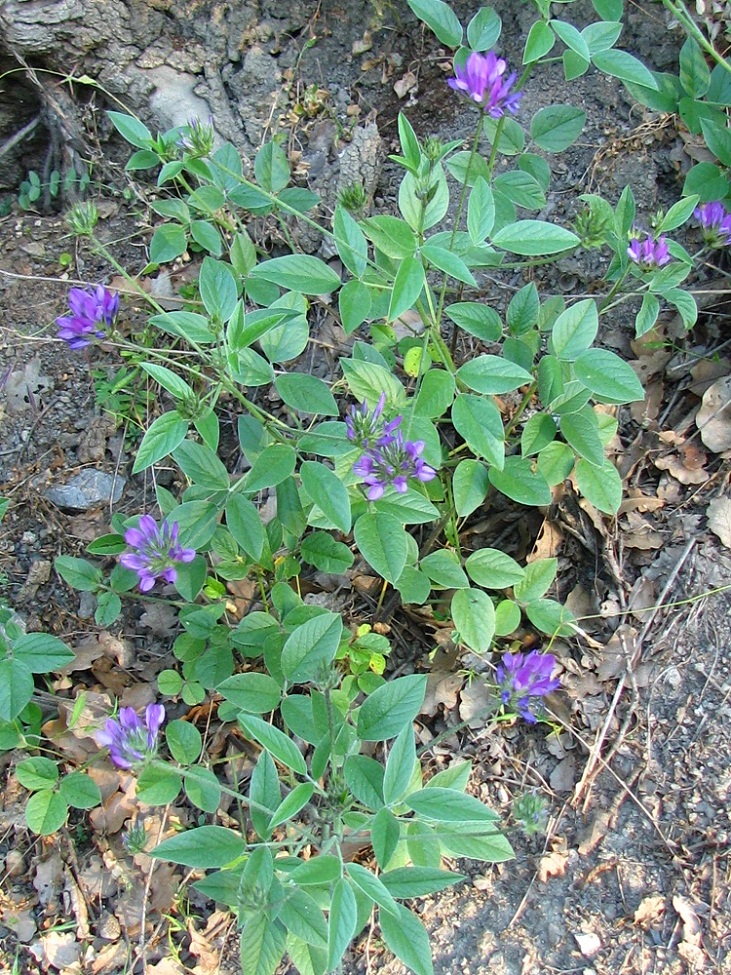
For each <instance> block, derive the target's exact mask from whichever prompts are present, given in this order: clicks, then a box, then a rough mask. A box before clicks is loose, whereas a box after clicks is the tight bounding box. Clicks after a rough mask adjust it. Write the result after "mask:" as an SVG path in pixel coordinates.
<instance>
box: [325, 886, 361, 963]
mask: <svg viewBox="0 0 731 975" xmlns="http://www.w3.org/2000/svg"><path fill="white" fill-rule="evenodd" d="M357 921H358V905H357V903H356V900H355V894H354V893H353V890H352V888H351V886H350V884H349V883H348V882H347V880H345V879H344V878H342V877H341V878H340V880H338V881H337V883H336V884H335V887H334V889H333V894H332V901H331V902H330V916H329V924H328V946H327V967H328V971H334V970H335V969H336V968H337V967H338V966H339V964H340V962H341V960H342V957H343V955H344V954H345V949H346V948H347V947H348V945H349V944H350V942H351V941H352V939H353V936H354V935H355V932H356V927H357Z"/></svg>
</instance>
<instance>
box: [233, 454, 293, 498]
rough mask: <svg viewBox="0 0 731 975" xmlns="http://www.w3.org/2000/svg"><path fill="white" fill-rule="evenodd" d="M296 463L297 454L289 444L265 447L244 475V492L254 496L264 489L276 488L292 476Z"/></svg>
mask: <svg viewBox="0 0 731 975" xmlns="http://www.w3.org/2000/svg"><path fill="white" fill-rule="evenodd" d="M296 462H297V454H296V453H295V451H294V449H293V448H292V447H289V446H288V445H287V444H272V446H271V447H265V448H264V450H262V452H261V453H260V454H259V456H258V457H257V458H256V460H255V461H254V463H253V464H252V465H251V470H250V471H248V473H246V474H245V475H244V490H245V491H246V492H247V493H248V494H254V493H258V492H259V491H263V490H264V488H269V487H276V485H277V484H281V482H282V481H284V480H286V479H287V478H288V477H289V476H290V475H291V474H292V472H293V471H294V467H295V464H296Z"/></svg>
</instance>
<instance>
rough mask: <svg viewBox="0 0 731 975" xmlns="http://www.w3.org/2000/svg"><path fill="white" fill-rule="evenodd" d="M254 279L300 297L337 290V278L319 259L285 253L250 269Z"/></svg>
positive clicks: (338, 278)
mask: <svg viewBox="0 0 731 975" xmlns="http://www.w3.org/2000/svg"><path fill="white" fill-rule="evenodd" d="M249 277H250V278H253V279H254V280H261V281H270V282H271V283H272V284H276V285H278V286H279V287H280V288H284V289H285V290H287V291H297V292H299V293H300V294H303V295H324V294H330V292H332V291H335V290H336V288H339V287H340V277H339V275H338V274H336V273H335V271H333V270H332V268H330V267H329V266H328V265H327V264H325V262H324V261H321V260H320V259H319V257H312V256H311V255H310V254H286V255H285V256H284V257H272V258H270V259H269V260H268V261H264V262H263V263H262V264H257V266H256V267H255V268H254V269H253V270H252V272H251V274H250V275H249Z"/></svg>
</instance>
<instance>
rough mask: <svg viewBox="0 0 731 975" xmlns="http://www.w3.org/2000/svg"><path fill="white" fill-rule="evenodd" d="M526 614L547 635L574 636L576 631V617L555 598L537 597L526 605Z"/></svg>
mask: <svg viewBox="0 0 731 975" xmlns="http://www.w3.org/2000/svg"><path fill="white" fill-rule="evenodd" d="M525 614H526V616H527V617H528V619H529V620H530V621H531V623H532V624H533V626H535V627H536V629H537V630H540V631H541V633H545V634H546V635H547V636H550V637H557V636H573V635H574V634H575V633H576V626H575V624H576V617H575V616H574V614H573V613H572V612H571V610H569V609H567V608H566V607H565V606H562V605H561V603H559V602H557V601H556V600H555V599H536V600H535V601H534V602H532V603H528V604H527V605H526V607H525Z"/></svg>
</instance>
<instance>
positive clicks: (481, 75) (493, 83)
mask: <svg viewBox="0 0 731 975" xmlns="http://www.w3.org/2000/svg"><path fill="white" fill-rule="evenodd" d="M506 67H507V65H506V64H505V61H503V59H502V58H498V57H496V55H495V54H494V52H493V51H488V52H487V54H478V53H477V52H476V51H473V52H472V54H470V56H469V57H468V58H467V60H466V62H465V64H464V67H460V65H458V64H455V66H454V74H455V77H454V78H449V79H448V80H447V84H448V85H449V87H450V88H453V89H454V90H455V91H458V92H462V94H464V95H466V96H467V97H468V98H469V99H470V101H472V102H474V103H475V104H476V105H479V106H480V108H481V109H482V111H483V112H487V114H488V115H491V116H492V117H493V118H501V117H502V116H503V115H504V114H505V113H506V112H510V113H511V114H512V115H515V113H516V112H517V111H518V106H519V105H520V99H521V98H522V97H523V93H522V92H520V91H514V92H511V91H510V89H511V88H512V87H513V83H514V82H515V78H516V73H515V72H513V73H512V74H511V75H508V77H507V78H503V75H504V74H505V68H506Z"/></svg>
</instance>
